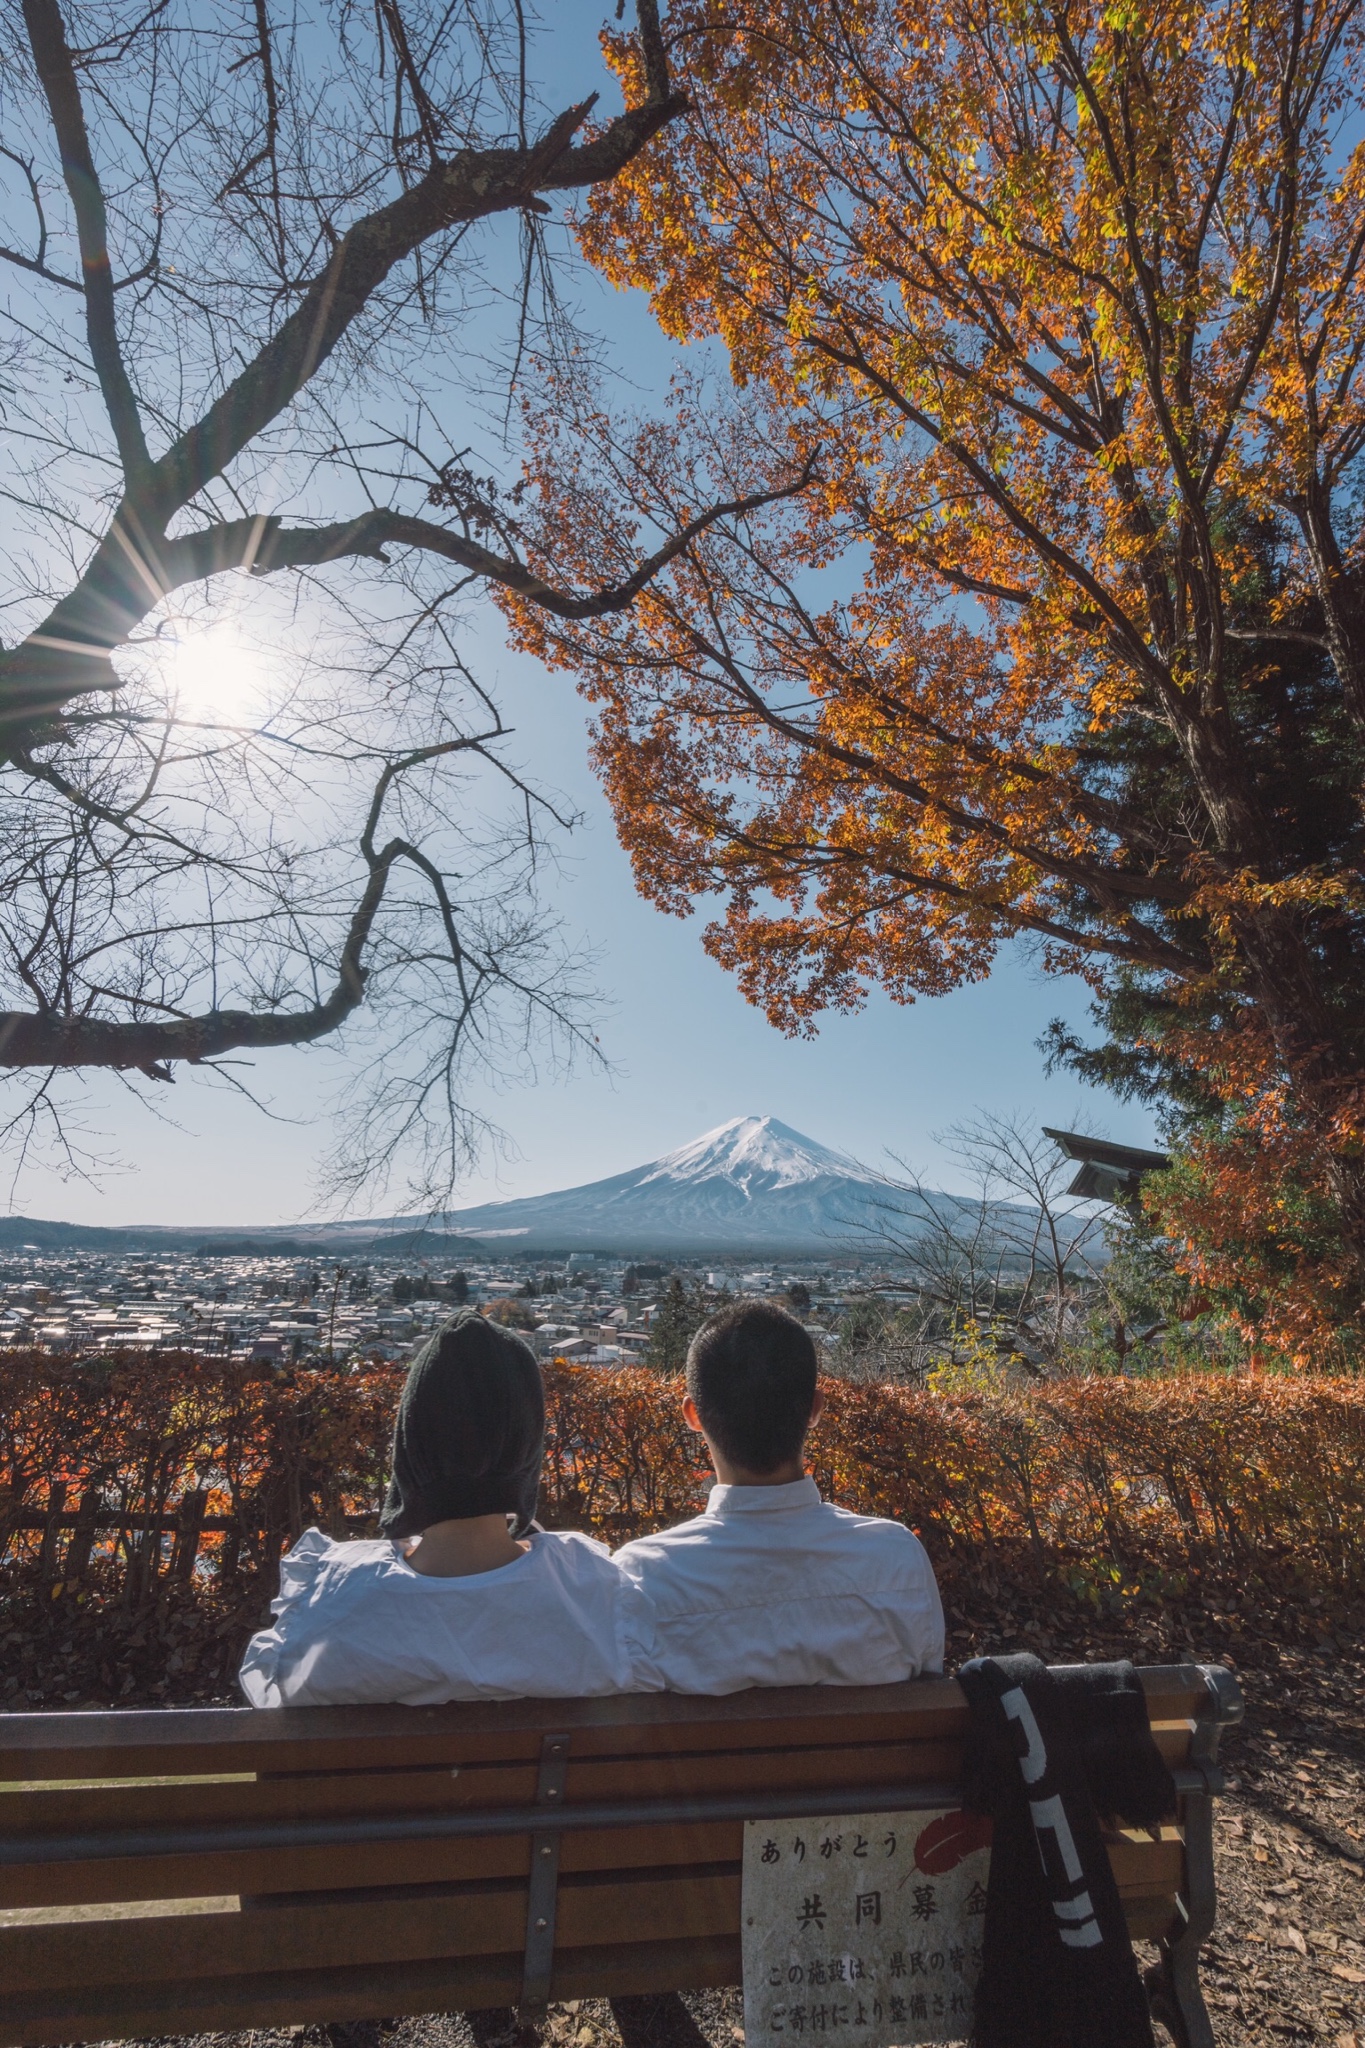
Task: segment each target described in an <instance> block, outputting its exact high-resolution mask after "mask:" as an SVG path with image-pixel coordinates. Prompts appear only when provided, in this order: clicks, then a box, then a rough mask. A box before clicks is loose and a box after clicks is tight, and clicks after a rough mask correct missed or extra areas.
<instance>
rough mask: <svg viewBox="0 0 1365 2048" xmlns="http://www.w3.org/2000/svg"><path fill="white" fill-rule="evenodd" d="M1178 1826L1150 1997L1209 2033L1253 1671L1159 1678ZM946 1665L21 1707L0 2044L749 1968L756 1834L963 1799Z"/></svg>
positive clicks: (6, 1747) (8, 1833)
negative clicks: (786, 1824) (676, 1684)
mask: <svg viewBox="0 0 1365 2048" xmlns="http://www.w3.org/2000/svg"><path fill="white" fill-rule="evenodd" d="M1141 1675H1142V1681H1143V1685H1144V1687H1145V1689H1146V1693H1147V1699H1148V1706H1149V1711H1150V1715H1151V1720H1152V1725H1153V1729H1154V1731H1155V1735H1156V1739H1157V1742H1158V1743H1159V1745H1160V1747H1161V1749H1162V1751H1163V1753H1164V1755H1165V1756H1166V1758H1167V1760H1168V1761H1169V1763H1170V1764H1171V1766H1172V1768H1173V1770H1174V1771H1175V1773H1176V1783H1177V1785H1178V1787H1179V1790H1180V1800H1181V1809H1180V1814H1179V1821H1178V1825H1177V1826H1174V1827H1168V1828H1164V1829H1162V1830H1161V1831H1160V1834H1159V1837H1148V1836H1146V1835H1143V1834H1138V1833H1133V1832H1123V1833H1116V1834H1114V1835H1113V1836H1112V1837H1111V1840H1110V1855H1111V1857H1112V1860H1113V1865H1114V1870H1115V1873H1116V1875H1117V1878H1118V1883H1119V1889H1120V1891H1121V1893H1122V1896H1123V1900H1124V1904H1125V1908H1126V1911H1127V1916H1128V1924H1129V1927H1130V1928H1131V1930H1132V1932H1133V1934H1134V1936H1141V1937H1143V1938H1146V1939H1150V1940H1154V1941H1156V1942H1158V1943H1159V1944H1160V1962H1159V1963H1158V1965H1157V1966H1156V1968H1155V1969H1154V1971H1153V1972H1152V1973H1151V1988H1152V1992H1153V2005H1154V2010H1155V2011H1156V2012H1157V2014H1158V2017H1160V2018H1162V2019H1163V2020H1164V2021H1165V2022H1166V2024H1167V2025H1168V2026H1169V2027H1170V2029H1171V2031H1172V2032H1173V2033H1174V2034H1175V2036H1176V2039H1177V2040H1178V2041H1179V2042H1180V2043H1181V2044H1182V2048H1212V2042H1213V2035H1212V2032H1211V2031H1210V2028H1209V2022H1208V2017H1207V2014H1206V2013H1205V2010H1204V2005H1203V2001H1202V1998H1201V1996H1200V1992H1199V1983H1198V1961H1199V1950H1200V1946H1201V1944H1202V1943H1203V1941H1204V1940H1205V1938H1206V1937H1207V1935H1208V1933H1209V1931H1210V1929H1211V1928H1212V1925H1213V1920H1214V1909H1215V1895H1214V1874H1213V1849H1212V1795H1213V1794H1215V1793H1216V1792H1217V1791H1218V1790H1220V1789H1221V1779H1220V1777H1219V1774H1218V1769H1217V1762H1216V1757H1217V1745H1218V1733H1219V1729H1220V1728H1221V1727H1222V1726H1224V1725H1226V1724H1227V1723H1228V1722H1230V1721H1233V1720H1236V1719H1238V1718H1240V1714H1241V1699H1240V1695H1239V1693H1238V1691H1237V1687H1236V1683H1235V1681H1234V1680H1233V1678H1232V1676H1231V1674H1230V1673H1229V1672H1227V1671H1224V1670H1221V1669H1220V1668H1219V1667H1216V1666H1196V1665H1191V1664H1186V1665H1174V1666H1164V1667H1160V1668H1157V1669H1152V1670H1147V1671H1144V1672H1143V1673H1142V1674H1141ZM966 1720H967V1712H966V1706H965V1703H964V1700H963V1697H962V1693H961V1691H960V1690H959V1688H958V1686H957V1684H956V1683H955V1682H954V1681H952V1680H950V1679H926V1680H920V1681H915V1682H911V1683H909V1684H905V1685H891V1686H878V1687H872V1688H867V1689H857V1690H854V1689H845V1688H838V1687H813V1688H810V1689H803V1690H800V1691H796V1690H793V1691H783V1692H779V1691H772V1692H744V1693H737V1694H733V1695H731V1696H730V1697H729V1698H727V1699H694V1698H684V1697H680V1696H678V1695H676V1694H665V1695H658V1694H655V1695H634V1696H628V1697H620V1698H613V1699H601V1700H571V1701H546V1700H539V1701H538V1700H516V1701H510V1702H500V1703H487V1704H485V1703H478V1704H471V1705H458V1706H448V1707H439V1708H413V1707H372V1708H345V1707H320V1708H285V1709H281V1710H278V1711H274V1712H261V1711H255V1710H252V1709H250V1708H225V1709H213V1710H204V1711H201V1710H183V1711H182V1710H169V1711H163V1712H153V1713H132V1712H126V1713H125V1712H119V1713H80V1714H46V1713H43V1714H13V1715H0V1800H2V1801H3V1804H2V1805H0V1811H2V1812H3V1813H4V1815H5V1819H4V1824H3V1827H0V2044H14V2048H18V2044H21V2043H27V2044H36V2043H47V2042H68V2041H78V2040H90V2039H96V2040H98V2039H110V2038H114V2039H118V2038H124V2039H126V2038H128V2037H130V2036H134V2035H155V2034H179V2035H184V2034H193V2033H197V2032H208V2031H211V2030H219V2029H228V2028H242V2027H267V2026H279V2025H281V2024H285V2023H290V2022H293V2023H300V2022H314V2021H345V2020H351V2019H360V2018H371V2017H374V2016H376V2015H380V2014H385V2015H398V2014H404V2013H427V2012H443V2011H468V2010H471V2009H474V2008H476V2007H487V2006H507V2005H520V2006H522V2007H523V2009H524V2011H526V2012H529V2013H531V2014H535V2013H536V2012H538V2011H540V2010H542V2009H543V2007H544V2004H545V2001H546V2000H547V1999H549V1998H553V1999H568V1998H584V1997H590V1996H599V1997H600V1996H622V1995H628V1994H631V1993H641V1992H654V1991H671V1990H694V1989H701V1988H702V1987H704V1986H707V1985H722V1984H736V1983H738V1982H739V1981H740V1976H741V1969H740V1869H741V1853H742V1835H743V1822H744V1821H745V1820H746V1819H778V1818H783V1817H791V1816H797V1815H802V1814H807V1815H816V1814H837V1813H845V1812H846V1813H857V1812H862V1811H884V1810H885V1811H890V1810H896V1811H914V1810H917V1809H918V1810H921V1811H923V1810H926V1809H930V1808H933V1807H935V1806H951V1805H953V1804H954V1803H955V1801H956V1797H957V1793H956V1789H955V1785H956V1780H957V1777H958V1773H959V1770H960V1763H961V1749H962V1739H963V1733H964V1729H965V1726H966Z"/></svg>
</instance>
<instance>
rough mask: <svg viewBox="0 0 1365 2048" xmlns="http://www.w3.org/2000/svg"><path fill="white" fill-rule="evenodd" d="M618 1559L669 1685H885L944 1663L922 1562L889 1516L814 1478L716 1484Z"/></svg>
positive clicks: (935, 1601) (934, 1600) (933, 1593)
mask: <svg viewBox="0 0 1365 2048" xmlns="http://www.w3.org/2000/svg"><path fill="white" fill-rule="evenodd" d="M616 1562H617V1564H618V1565H619V1566H620V1567H621V1570H622V1571H623V1572H625V1573H626V1574H627V1575H628V1576H629V1577H630V1578H631V1579H632V1580H633V1581H634V1582H635V1584H636V1585H637V1586H639V1588H640V1589H641V1591H642V1592H643V1593H644V1594H645V1595H646V1596H647V1598H648V1600H649V1604H650V1606H651V1608H652V1610H653V1614H654V1638H655V1643H656V1646H657V1650H656V1656H655V1659H654V1666H653V1669H654V1672H655V1673H656V1674H657V1679H658V1682H660V1683H661V1684H663V1685H665V1686H667V1687H668V1688H669V1690H670V1691H673V1692H704V1693H726V1692H739V1691H742V1690H743V1689H744V1688H745V1687H746V1686H753V1685H884V1684H889V1683H891V1682H892V1681H894V1680H896V1679H901V1678H915V1677H917V1676H918V1675H919V1674H920V1673H921V1672H926V1671H933V1672H937V1671H941V1670H942V1669H943V1608H942V1605H941V1603H940V1601H939V1596H938V1586H937V1584H936V1583H935V1580H934V1572H933V1567H932V1565H931V1564H930V1563H929V1559H928V1558H927V1556H926V1555H925V1552H924V1547H923V1545H922V1544H921V1543H920V1541H919V1539H918V1538H917V1537H916V1536H913V1535H912V1534H911V1532H910V1531H909V1530H908V1529H904V1528H902V1527H901V1525H900V1523H899V1522H884V1521H881V1520H879V1519H878V1518H877V1517H876V1516H873V1515H855V1514H851V1513H850V1512H849V1510H848V1509H847V1508H838V1507H835V1506H833V1505H832V1504H831V1503H829V1502H827V1501H822V1500H821V1498H820V1491H819V1488H818V1487H817V1486H816V1484H815V1481H814V1480H813V1479H797V1480H794V1481H793V1482H792V1483H791V1484H790V1485H789V1486H713V1487H712V1489H711V1497H710V1500H709V1501H708V1503H707V1508H706V1513H705V1514H704V1515H698V1516H697V1518H696V1520H695V1521H691V1522H683V1523H681V1524H680V1526H679V1527H678V1528H676V1529H665V1530H663V1531H662V1532H661V1534H659V1535H657V1536H642V1537H640V1538H639V1539H638V1540H637V1541H636V1542H634V1543H627V1544H626V1545H625V1547H624V1548H623V1549H621V1550H618V1551H617V1553H616Z"/></svg>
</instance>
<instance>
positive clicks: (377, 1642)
mask: <svg viewBox="0 0 1365 2048" xmlns="http://www.w3.org/2000/svg"><path fill="white" fill-rule="evenodd" d="M530 1545H531V1547H530V1549H529V1550H527V1551H525V1552H524V1553H523V1555H522V1556H521V1557H519V1558H517V1559H516V1560H515V1561H514V1562H513V1563H512V1564H506V1565H501V1566H500V1567H499V1568H498V1569H497V1570H495V1571H491V1572H479V1573H477V1574H476V1575H474V1576H473V1577H471V1578H463V1579H443V1578H428V1577H426V1576H425V1575H424V1574H423V1573H421V1572H416V1571H414V1570H413V1569H412V1566H411V1565H410V1564H408V1563H407V1561H406V1560H405V1558H404V1556H403V1551H404V1549H405V1547H406V1545H405V1544H404V1543H402V1542H393V1541H390V1540H387V1539H380V1540H378V1541H371V1542H360V1541H357V1542H349V1543H337V1542H334V1541H333V1540H332V1538H331V1537H330V1536H324V1535H323V1534H322V1532H321V1530H319V1529H306V1530H305V1531H304V1533H303V1535H302V1536H301V1537H300V1538H299V1540H298V1542H297V1543H296V1544H295V1545H294V1548H293V1549H292V1550H291V1551H290V1552H289V1554H288V1556H287V1557H285V1558H284V1559H283V1560H282V1561H281V1564H280V1597H279V1599H278V1600H273V1601H272V1602H271V1604H270V1608H271V1613H272V1614H273V1615H274V1616H275V1621H274V1626H273V1627H271V1628H267V1629H262V1630H261V1632H260V1633H259V1635H254V1636H253V1637H252V1638H251V1641H250V1642H249V1643H248V1645H247V1650H246V1656H245V1658H244V1659H243V1661H242V1668H241V1672H240V1674H239V1682H240V1684H241V1688H242V1691H243V1692H244V1693H245V1694H246V1696H247V1698H248V1700H249V1701H250V1702H251V1704H252V1706H253V1707H294V1706H311V1707H324V1706H354V1705H368V1704H372V1703H378V1702H380V1701H385V1700H391V1701H397V1702H400V1703H402V1704H404V1705H407V1706H413V1707H430V1706H439V1705H441V1703H442V1702H443V1701H445V1700H477V1699H485V1700H486V1699H519V1698H523V1697H525V1698H532V1699H535V1698H541V1699H565V1698H568V1699H578V1698H583V1697H585V1696H586V1695H588V1694H594V1693H609V1692H651V1691H656V1690H657V1689H658V1688H659V1686H660V1685H661V1684H662V1680H660V1679H657V1678H654V1677H653V1676H652V1675H651V1674H650V1672H649V1671H648V1669H645V1670H644V1671H643V1675H642V1669H641V1667H642V1666H645V1665H646V1664H647V1656H646V1646H647V1645H648V1643H649V1639H650V1623H649V1616H648V1611H647V1609H646V1607H645V1605H644V1603H643V1601H642V1599H641V1596H640V1595H639V1593H638V1592H637V1591H636V1589H635V1587H634V1586H633V1585H632V1584H631V1582H630V1580H629V1579H627V1578H626V1576H625V1574H624V1573H623V1572H620V1571H618V1570H617V1568H616V1566H615V1564H614V1563H613V1561H612V1559H611V1556H610V1554H609V1552H608V1551H607V1549H606V1546H605V1545H604V1544H601V1543H596V1542H594V1541H593V1539H592V1538H591V1537H589V1536H579V1535H576V1534H572V1533H567V1532H565V1533H561V1532H559V1531H555V1532H553V1533H547V1532H545V1531H543V1530H541V1531H533V1532H532V1535H531V1538H530Z"/></svg>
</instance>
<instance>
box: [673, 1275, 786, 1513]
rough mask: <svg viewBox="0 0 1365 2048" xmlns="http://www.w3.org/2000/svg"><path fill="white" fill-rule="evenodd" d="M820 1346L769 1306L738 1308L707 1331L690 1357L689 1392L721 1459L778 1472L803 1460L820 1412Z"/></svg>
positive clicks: (724, 1314) (719, 1317) (718, 1317)
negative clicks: (817, 1350)
mask: <svg viewBox="0 0 1365 2048" xmlns="http://www.w3.org/2000/svg"><path fill="white" fill-rule="evenodd" d="M815 1378H816V1361H815V1346H814V1344H813V1343H812V1341H811V1338H810V1336H809V1333H808V1332H807V1331H805V1330H803V1329H802V1327H801V1325H800V1323H798V1322H797V1320H796V1317H795V1316H790V1315H788V1314H787V1311H786V1310H785V1309H782V1308H777V1307H775V1306H774V1305H773V1304H772V1303H771V1302H766V1301H746V1302H739V1303H737V1304H736V1305H735V1307H733V1308H725V1309H722V1310H721V1311H720V1313H719V1314H718V1315H714V1316H712V1317H711V1318H710V1320H709V1321H707V1322H705V1323H703V1324H702V1326H701V1328H700V1329H699V1330H698V1332H697V1334H696V1336H695V1337H694V1338H693V1339H692V1343H691V1346H690V1348H689V1350H688V1353H687V1391H688V1393H689V1394H690V1395H691V1396H692V1399H693V1400H694V1401H695V1402H696V1404H697V1413H698V1415H699V1416H700V1417H701V1422H702V1427H703V1429H704V1430H705V1431H706V1434H707V1435H708V1436H709V1437H710V1439H711V1441H712V1443H713V1444H714V1445H715V1446H716V1449H717V1450H718V1451H719V1452H720V1453H721V1455H722V1456H723V1457H724V1458H726V1459H727V1460H728V1461H729V1462H730V1463H731V1464H732V1465H738V1466H740V1467H742V1469H743V1470H744V1471H746V1472H760V1473H767V1472H775V1471H776V1470H777V1467H778V1466H779V1465H785V1464H786V1463H787V1462H788V1460H789V1459H791V1458H795V1457H797V1456H799V1455H800V1451H801V1446H802V1444H803V1443H804V1442H805V1440H806V1431H807V1429H808V1428H809V1427H810V1411H811V1409H812V1407H813V1406H814V1405H815Z"/></svg>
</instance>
